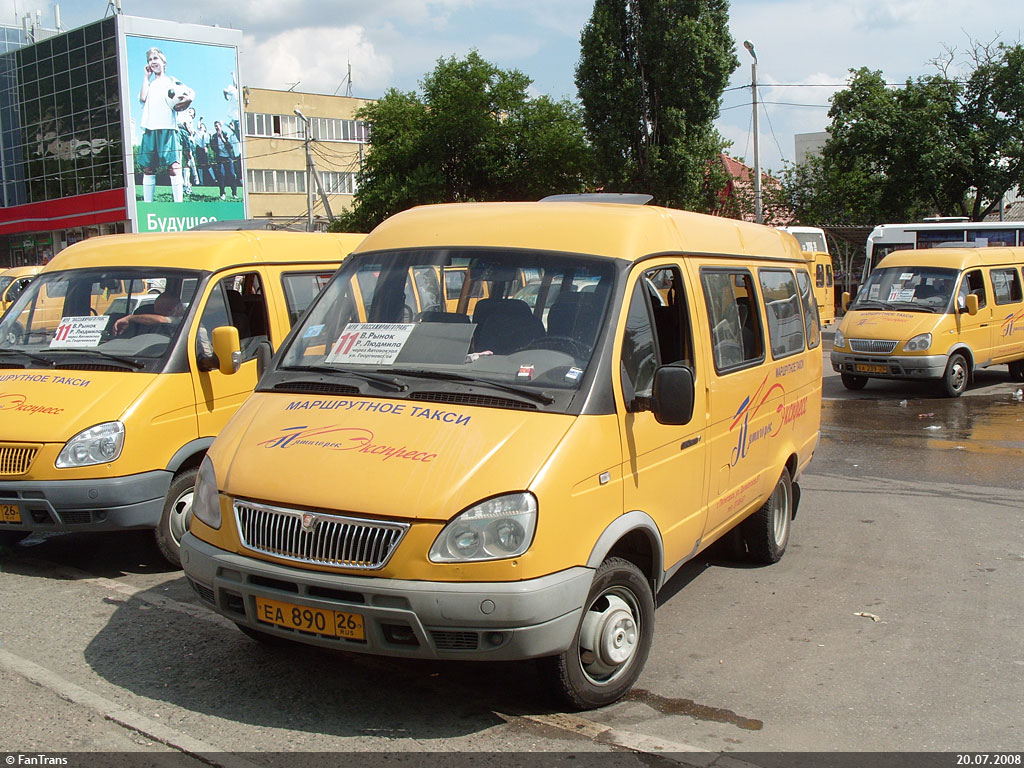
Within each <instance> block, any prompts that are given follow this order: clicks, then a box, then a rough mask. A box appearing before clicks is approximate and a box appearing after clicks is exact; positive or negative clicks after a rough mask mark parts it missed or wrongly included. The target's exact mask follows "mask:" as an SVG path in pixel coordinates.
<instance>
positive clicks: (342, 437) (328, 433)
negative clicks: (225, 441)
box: [257, 425, 437, 464]
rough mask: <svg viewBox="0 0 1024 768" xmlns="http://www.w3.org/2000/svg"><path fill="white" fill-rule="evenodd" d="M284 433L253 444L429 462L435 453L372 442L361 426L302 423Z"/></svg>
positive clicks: (284, 430) (370, 435)
mask: <svg viewBox="0 0 1024 768" xmlns="http://www.w3.org/2000/svg"><path fill="white" fill-rule="evenodd" d="M281 431H282V432H283V433H284V434H283V435H279V436H278V437H272V438H270V439H269V440H261V441H260V442H258V443H257V445H262V446H263V447H264V448H282V449H284V448H297V447H300V446H306V447H309V448H326V449H327V450H331V451H355V452H356V453H368V454H371V455H373V456H377V457H378V458H380V460H381V461H388V460H389V459H405V460H406V461H418V462H422V463H424V464H429V463H430V462H432V461H433V460H434V459H436V458H437V454H436V453H430V452H429V451H423V450H417V449H415V448H407V447H406V446H404V445H401V446H394V445H388V444H387V443H381V442H375V439H376V438H375V435H374V434H373V432H371V431H370V430H369V429H364V428H363V427H340V426H335V425H331V426H329V427H313V428H310V427H308V426H306V425H302V426H296V427H285V428H284V429H282V430H281Z"/></svg>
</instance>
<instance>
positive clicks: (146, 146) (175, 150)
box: [139, 48, 194, 203]
mask: <svg viewBox="0 0 1024 768" xmlns="http://www.w3.org/2000/svg"><path fill="white" fill-rule="evenodd" d="M193 97H194V94H193V93H192V89H191V88H189V87H188V86H186V85H185V84H184V83H182V82H181V81H180V80H178V79H176V78H174V77H171V76H170V75H168V74H167V57H166V56H164V54H163V51H161V50H160V49H159V48H150V49H149V50H148V51H146V70H145V73H144V75H143V78H142V89H141V90H140V91H139V101H140V102H142V119H141V121H140V124H141V127H142V144H141V146H140V147H139V167H140V168H141V169H142V199H143V201H144V202H147V203H152V202H153V195H154V192H155V191H156V174H157V173H158V172H160V171H163V170H165V169H166V170H167V171H168V172H169V173H170V178H171V195H172V196H173V198H174V202H176V203H180V202H181V201H182V191H183V184H184V182H183V179H182V175H181V137H180V135H179V133H178V120H177V116H178V112H180V111H182V110H185V109H188V107H189V106H191V104H192V99H193Z"/></svg>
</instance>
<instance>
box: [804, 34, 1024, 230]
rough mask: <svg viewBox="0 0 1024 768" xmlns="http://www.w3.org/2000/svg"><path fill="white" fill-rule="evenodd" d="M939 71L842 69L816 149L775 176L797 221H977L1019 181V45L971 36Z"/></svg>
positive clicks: (1022, 98) (1022, 82)
mask: <svg viewBox="0 0 1024 768" xmlns="http://www.w3.org/2000/svg"><path fill="white" fill-rule="evenodd" d="M956 59H957V56H956V53H955V52H954V51H947V55H946V57H945V58H943V59H937V60H936V61H935V62H934V63H935V64H936V66H937V68H938V70H939V71H938V74H935V75H929V76H926V77H920V78H917V79H916V80H908V81H907V82H906V84H905V85H904V86H903V87H901V88H889V87H887V86H886V84H885V81H884V80H883V78H882V74H881V72H878V71H871V70H868V69H866V68H861V69H859V70H855V71H851V77H850V81H849V88H848V89H846V90H844V91H841V92H839V93H837V94H836V95H835V97H834V98H833V99H832V108H831V109H830V111H829V117H831V118H832V123H831V126H830V127H829V133H830V136H829V139H828V141H827V142H826V144H825V147H824V149H823V151H822V155H821V157H819V158H812V159H810V160H809V161H808V162H807V163H805V164H803V165H800V166H795V167H792V168H789V169H788V170H787V171H786V172H785V174H784V184H785V189H786V192H787V195H788V197H789V202H790V205H791V206H792V208H793V209H794V211H795V212H796V216H797V219H798V220H799V221H801V222H802V223H805V224H814V223H818V224H859V225H874V224H877V223H879V222H886V221H917V220H919V219H921V218H923V217H925V216H929V215H940V216H967V217H969V218H970V219H971V220H974V221H978V220H981V219H983V218H984V217H985V216H986V214H988V213H990V212H991V211H992V210H994V209H996V207H997V206H998V205H999V203H1000V199H1001V197H1002V195H1003V194H1004V193H1005V192H1007V191H1009V190H1010V189H1012V188H1013V187H1014V186H1017V185H1020V184H1021V182H1022V181H1024V49H1022V47H1021V46H1020V45H1013V46H1006V45H1003V44H999V45H995V46H993V45H991V44H990V45H982V44H979V43H973V46H972V50H971V51H970V52H969V54H968V55H967V59H968V67H967V72H966V74H965V75H959V76H957V75H954V74H953V73H952V68H953V64H954V62H955V61H956Z"/></svg>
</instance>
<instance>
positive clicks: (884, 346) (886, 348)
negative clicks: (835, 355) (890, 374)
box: [850, 339, 898, 355]
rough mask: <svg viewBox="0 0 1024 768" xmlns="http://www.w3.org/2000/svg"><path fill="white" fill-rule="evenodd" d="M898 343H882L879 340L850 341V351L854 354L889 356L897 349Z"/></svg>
mask: <svg viewBox="0 0 1024 768" xmlns="http://www.w3.org/2000/svg"><path fill="white" fill-rule="evenodd" d="M897 343H898V342H895V341H881V340H879V339H850V349H852V350H853V351H854V352H870V353H874V354H879V355H888V354H889V353H890V352H892V351H893V350H894V349H896V344H897Z"/></svg>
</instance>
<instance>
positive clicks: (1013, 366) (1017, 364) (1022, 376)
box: [1009, 360, 1024, 381]
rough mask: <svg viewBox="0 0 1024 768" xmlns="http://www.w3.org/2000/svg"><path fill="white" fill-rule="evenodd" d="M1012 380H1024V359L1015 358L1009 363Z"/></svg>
mask: <svg viewBox="0 0 1024 768" xmlns="http://www.w3.org/2000/svg"><path fill="white" fill-rule="evenodd" d="M1009 369H1010V381H1024V360H1014V361H1013V362H1012V363H1010V364H1009Z"/></svg>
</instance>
